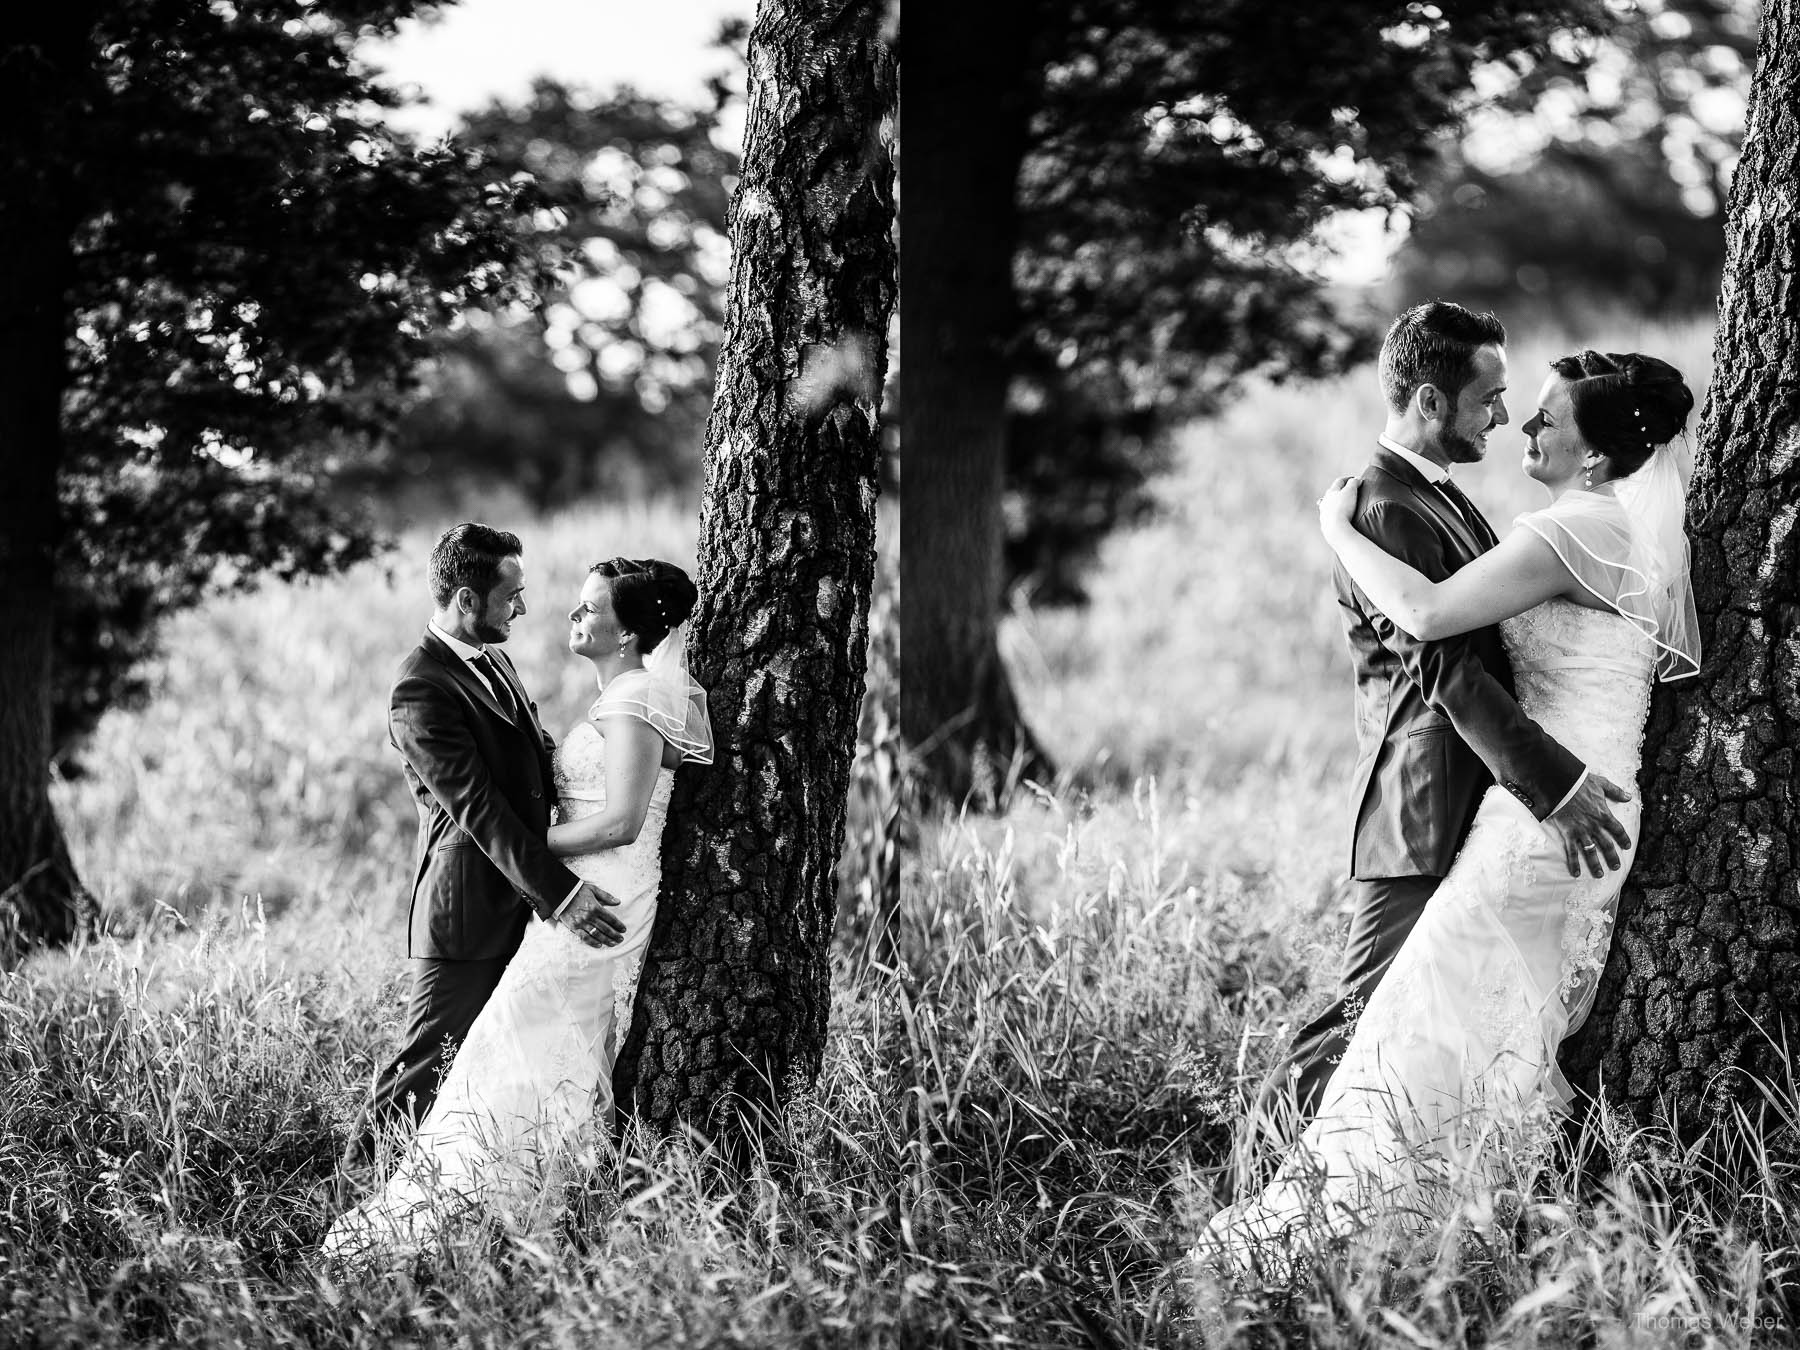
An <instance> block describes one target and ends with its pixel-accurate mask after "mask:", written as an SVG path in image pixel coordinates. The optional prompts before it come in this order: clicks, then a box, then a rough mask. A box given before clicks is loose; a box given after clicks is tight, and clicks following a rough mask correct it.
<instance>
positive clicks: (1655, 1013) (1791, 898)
mask: <svg viewBox="0 0 1800 1350" xmlns="http://www.w3.org/2000/svg"><path fill="white" fill-rule="evenodd" d="M1796 22H1800V0H1773V2H1772V3H1771V4H1769V5H1768V6H1767V7H1766V9H1765V10H1764V13H1763V30H1762V50H1761V54H1760V57H1759V63H1758V67H1757V72H1756V77H1755V82H1754V85H1753V87H1752V92H1751V99H1750V109H1749V121H1748V127H1747V135H1746V139H1745V143H1744V154H1743V159H1742V161H1741V162H1740V164H1739V167H1738V170H1737V176H1736V178H1735V180H1734V182H1733V184H1732V189H1731V197H1730V203H1729V206H1728V208H1727V250H1728V251H1727V257H1726V266H1725V276H1724V281H1723V285H1722V289H1721V294H1720V300H1719V328H1718V333H1717V336H1716V338H1715V340H1714V363H1713V366H1714V374H1713V385H1712V391H1711V394H1710V396H1709V398H1708V400H1707V406H1706V410H1705V413H1704V415H1703V418H1702V421H1701V427H1700V433H1699V446H1700V449H1699V455H1698V464H1697V466H1696V469H1695V475H1694V481H1693V485H1692V487H1691V489H1690V492H1689V534H1690V537H1691V539H1692V541H1693V549H1694V553H1693V576H1694V592H1695V601H1696V605H1697V608H1698V609H1699V611H1700V627H1701V637H1702V641H1703V643H1704V644H1705V656H1704V664H1703V667H1702V669H1701V672H1700V674H1699V676H1698V677H1697V678H1695V679H1693V680H1687V681H1682V682H1680V683H1678V684H1674V685H1666V686H1661V687H1660V688H1659V689H1658V691H1657V695H1656V698H1655V700H1654V702H1653V704H1652V708H1651V716H1650V727H1649V732H1648V736H1647V739H1646V742H1645V744H1646V747H1647V750H1648V753H1647V754H1646V757H1645V768H1644V773H1643V778H1642V787H1643V791H1644V818H1643V825H1642V833H1643V840H1642V845H1641V847H1640V850H1639V853H1638V857H1637V862H1636V863H1635V865H1634V866H1633V868H1632V874H1631V879H1630V882H1629V883H1628V885H1627V886H1626V888H1625V892H1624V895H1623V897H1622V899H1621V904H1620V919H1619V926H1618V931H1617V936H1616V937H1615V939H1614V942H1613V949H1612V955H1611V959H1610V960H1609V961H1608V963H1607V968H1606V973H1605V975H1604V977H1603V979H1602V982H1601V986H1600V991H1599V995H1598V1000H1597V1003H1596V1007H1595V1014H1594V1016H1593V1018H1592V1019H1591V1020H1590V1022H1589V1024H1588V1026H1587V1027H1586V1028H1585V1029H1584V1030H1583V1032H1582V1033H1581V1034H1580V1035H1579V1036H1578V1037H1577V1038H1575V1039H1574V1040H1572V1041H1571V1042H1570V1044H1569V1046H1568V1047H1567V1049H1566V1051H1565V1054H1564V1057H1563V1058H1564V1062H1565V1067H1566V1068H1567V1069H1568V1071H1569V1073H1570V1077H1571V1079H1572V1080H1573V1081H1575V1082H1577V1083H1578V1084H1581V1085H1583V1086H1585V1087H1586V1088H1587V1089H1588V1090H1589V1091H1590V1092H1593V1091H1596V1090H1597V1091H1598V1092H1599V1094H1600V1095H1601V1096H1602V1097H1604V1098H1605V1099H1606V1100H1608V1101H1611V1102H1613V1103H1616V1104H1620V1105H1623V1106H1625V1107H1627V1108H1628V1109H1629V1111H1630V1113H1631V1115H1632V1116H1633V1117H1634V1118H1636V1119H1637V1120H1639V1121H1641V1122H1649V1121H1652V1120H1655V1119H1657V1118H1658V1117H1659V1115H1661V1114H1662V1111H1663V1110H1668V1111H1672V1112H1673V1118H1674V1121H1675V1122H1676V1123H1677V1124H1678V1126H1679V1127H1680V1128H1681V1132H1682V1133H1683V1134H1688V1135H1691V1134H1692V1133H1693V1132H1694V1131H1695V1130H1697V1129H1698V1128H1700V1127H1703V1126H1704V1125H1705V1123H1706V1122H1707V1121H1708V1120H1709V1119H1710V1118H1711V1117H1712V1115H1713V1114H1714V1113H1715V1112H1716V1111H1717V1110H1719V1109H1721V1108H1722V1107H1723V1106H1724V1105H1725V1104H1726V1103H1727V1102H1728V1101H1730V1100H1732V1099H1737V1100H1740V1101H1754V1100H1755V1098H1756V1095H1757V1094H1756V1092H1755V1089H1754V1087H1753V1086H1752V1085H1751V1084H1750V1083H1748V1082H1747V1081H1746V1080H1745V1078H1744V1076H1743V1075H1742V1074H1737V1073H1730V1072H1725V1071H1726V1070H1731V1069H1741V1070H1746V1071H1749V1072H1750V1073H1753V1074H1756V1075H1757V1076H1759V1077H1763V1078H1765V1079H1769V1080H1772V1081H1775V1082H1780V1081H1781V1080H1782V1078H1783V1076H1784V1075H1785V1074H1786V1073H1789V1072H1791V1069H1789V1067H1788V1066H1787V1065H1786V1064H1785V1063H1784V1049H1785V1047H1784V1046H1783V1045H1782V1044H1781V1040H1782V1037H1783V1036H1784V1035H1785V1036H1786V1037H1788V1038H1789V1039H1791V1040H1793V1041H1795V1042H1796V1043H1797V1044H1800V1025H1796V1024H1795V1023H1794V1021H1793V1013H1792V1010H1793V1008H1794V1007H1795V1005H1796V1003H1800V868H1797V867H1796V863H1795V853H1794V849H1795V842H1796V841H1797V840H1800V775H1797V774H1796V764H1795V753H1796V747H1797V745H1800V528H1796V526H1797V525H1800V281H1797V280H1796V278H1800V206H1797V203H1800V116H1797V114H1800V29H1797V28H1796V26H1795V25H1796ZM1771 1038H1773V1039H1771ZM1659 1108H1660V1109H1659Z"/></svg>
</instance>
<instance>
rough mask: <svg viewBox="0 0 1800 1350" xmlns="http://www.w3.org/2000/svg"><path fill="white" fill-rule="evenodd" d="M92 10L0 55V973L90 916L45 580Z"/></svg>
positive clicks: (29, 21)
mask: <svg viewBox="0 0 1800 1350" xmlns="http://www.w3.org/2000/svg"><path fill="white" fill-rule="evenodd" d="M93 11H94V6H93V5H91V4H69V5H60V6H57V5H53V6H49V7H47V8H33V9H31V10H30V11H28V12H27V13H26V14H22V15H21V16H19V18H20V21H19V22H18V23H17V24H15V25H14V31H13V34H12V37H11V38H10V40H9V41H8V42H7V44H6V47H5V49H4V50H0V165H3V166H4V167H5V171H6V178H7V186H6V190H5V192H4V193H0V258H4V259H5V260H6V263H5V266H3V267H0V634H4V635H5V636H4V638H3V639H0V966H5V965H10V964H11V963H12V962H14V961H16V960H17V959H18V958H19V956H20V955H22V954H23V953H24V952H25V951H26V950H28V949H29V948H31V947H33V946H37V945H54V944H59V943H63V942H67V941H68V940H69V939H70V938H71V937H73V936H74V935H75V934H76V933H77V932H79V931H81V930H82V929H83V928H85V927H87V926H89V925H91V924H92V923H93V922H94V920H95V918H96V917H97V916H98V909H97V907H96V905H95V903H94V900H93V897H92V896H91V895H89V894H88V892H87V891H86V889H85V888H84V887H83V886H82V885H81V881H80V879H79V878H78V877H77V876H76V874H75V868H74V866H73V864H72V863H71V862H70V859H69V850H68V846H67V843H66V841H65V840H64V838H63V833H62V827H61V826H60V825H59V824H58V823H57V820H56V815H55V812H54V811H52V809H51V806H50V793H49V786H50V785H49V764H50V752H51V737H50V680H51V669H50V654H51V635H52V624H53V613H52V594H53V592H52V578H53V575H54V557H55V552H56V547H57V542H58V538H59V533H60V532H59V529H58V519H57V517H58V508H57V497H56V474H57V466H58V464H59V462H60V460H61V457H62V432H61V427H60V418H61V410H62V393H63V389H64V386H65V384H66V383H67V378H68V377H67V363H66V359H65V356H64V351H63V343H64V341H65V338H66V334H65V332H64V328H65V324H66V322H67V307H66V293H67V289H68V286H69V282H70V276H71V272H72V267H73V261H74V241H73V233H74V229H75V222H76V221H77V220H78V219H79V215H80V213H79V211H78V210H77V209H76V207H75V202H76V200H77V198H76V193H77V191H78V186H77V184H76V183H75V182H74V181H73V180H72V178H71V177H70V176H69V175H68V174H66V173H64V172H61V171H60V170H59V169H57V168H56V167H54V166H55V165H56V164H57V163H58V159H57V157H56V156H55V154H54V149H55V147H56V146H57V145H58V144H59V143H60V139H59V138H60V136H61V132H60V130H59V126H60V124H61V123H62V122H63V120H64V119H65V118H66V117H68V116H70V115H75V114H73V113H72V108H71V105H74V104H76V103H77V100H76V98H75V91H76V90H77V89H78V88H79V71H80V69H81V67H82V65H83V63H84V62H85V61H86V58H87V30H88V27H89V25H90V24H91V23H92V20H93Z"/></svg>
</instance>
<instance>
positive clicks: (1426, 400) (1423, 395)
mask: <svg viewBox="0 0 1800 1350" xmlns="http://www.w3.org/2000/svg"><path fill="white" fill-rule="evenodd" d="M1413 406H1414V407H1415V408H1417V409H1418V410H1419V415H1420V416H1421V417H1423V418H1424V419H1425V420H1426V421H1428V422H1435V421H1437V420H1438V419H1439V418H1441V417H1445V416H1447V415H1448V414H1449V412H1450V403H1449V400H1447V399H1446V398H1445V397H1444V391H1443V390H1442V389H1439V388H1438V387H1437V386H1436V385H1435V384H1432V383H1430V382H1429V381H1427V382H1426V383H1424V384H1422V385H1420V386H1419V387H1418V388H1417V389H1415V390H1413Z"/></svg>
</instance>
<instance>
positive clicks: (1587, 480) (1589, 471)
mask: <svg viewBox="0 0 1800 1350" xmlns="http://www.w3.org/2000/svg"><path fill="white" fill-rule="evenodd" d="M1581 486H1582V487H1584V488H1586V489H1587V490H1588V491H1589V492H1592V491H1593V490H1594V461H1593V460H1591V459H1590V460H1589V461H1588V463H1587V468H1586V469H1585V470H1583V471H1582V474H1581Z"/></svg>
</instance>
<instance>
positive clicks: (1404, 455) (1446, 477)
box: [1376, 435, 1588, 819]
mask: <svg viewBox="0 0 1800 1350" xmlns="http://www.w3.org/2000/svg"><path fill="white" fill-rule="evenodd" d="M1376 440H1377V441H1379V442H1380V444H1381V446H1382V447H1383V448H1384V449H1387V450H1392V451H1393V452H1394V453H1395V454H1396V455H1399V456H1400V458H1401V459H1403V460H1405V461H1406V462H1407V463H1408V464H1410V465H1412V466H1413V468H1415V469H1417V470H1418V471H1419V473H1420V474H1421V475H1422V476H1423V477H1424V479H1425V481H1426V482H1427V483H1430V484H1431V485H1432V486H1433V487H1435V488H1437V489H1438V490H1439V491H1440V492H1442V490H1443V485H1444V484H1445V483H1448V482H1449V481H1450V469H1449V467H1448V466H1447V465H1443V464H1439V463H1438V462H1437V461H1436V460H1431V459H1426V458H1425V456H1423V455H1421V454H1419V453H1418V452H1417V451H1415V450H1408V449H1407V448H1406V447H1405V446H1404V445H1401V444H1400V442H1399V441H1396V440H1391V439H1389V438H1388V437H1387V436H1385V435H1383V436H1378V437H1376ZM1443 495H1444V500H1445V501H1447V502H1449V503H1450V507H1451V509H1452V510H1453V511H1455V512H1456V514H1457V517H1458V518H1459V519H1462V520H1464V523H1466V524H1468V525H1471V526H1472V525H1474V523H1475V522H1474V521H1472V520H1468V519H1467V518H1466V517H1464V516H1463V512H1462V508H1461V507H1460V506H1458V505H1457V504H1456V500H1455V498H1453V497H1451V496H1450V495H1449V494H1448V493H1444V494H1443ZM1587 776H1588V770H1587V766H1586V765H1585V764H1584V765H1582V766H1581V773H1580V774H1579V775H1578V776H1577V777H1576V779H1575V782H1574V784H1573V785H1572V786H1571V787H1570V788H1569V791H1568V793H1567V795H1565V796H1564V797H1563V799H1562V800H1561V801H1560V802H1558V803H1557V804H1556V805H1555V806H1554V807H1552V808H1551V809H1550V815H1552V816H1553V815H1555V814H1556V813H1557V812H1558V811H1560V810H1562V809H1563V807H1565V806H1567V805H1568V804H1569V800H1570V798H1572V797H1574V795H1575V794H1576V793H1577V792H1580V791H1581V785H1582V784H1583V783H1585V782H1587ZM1546 819H1548V817H1546Z"/></svg>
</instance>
